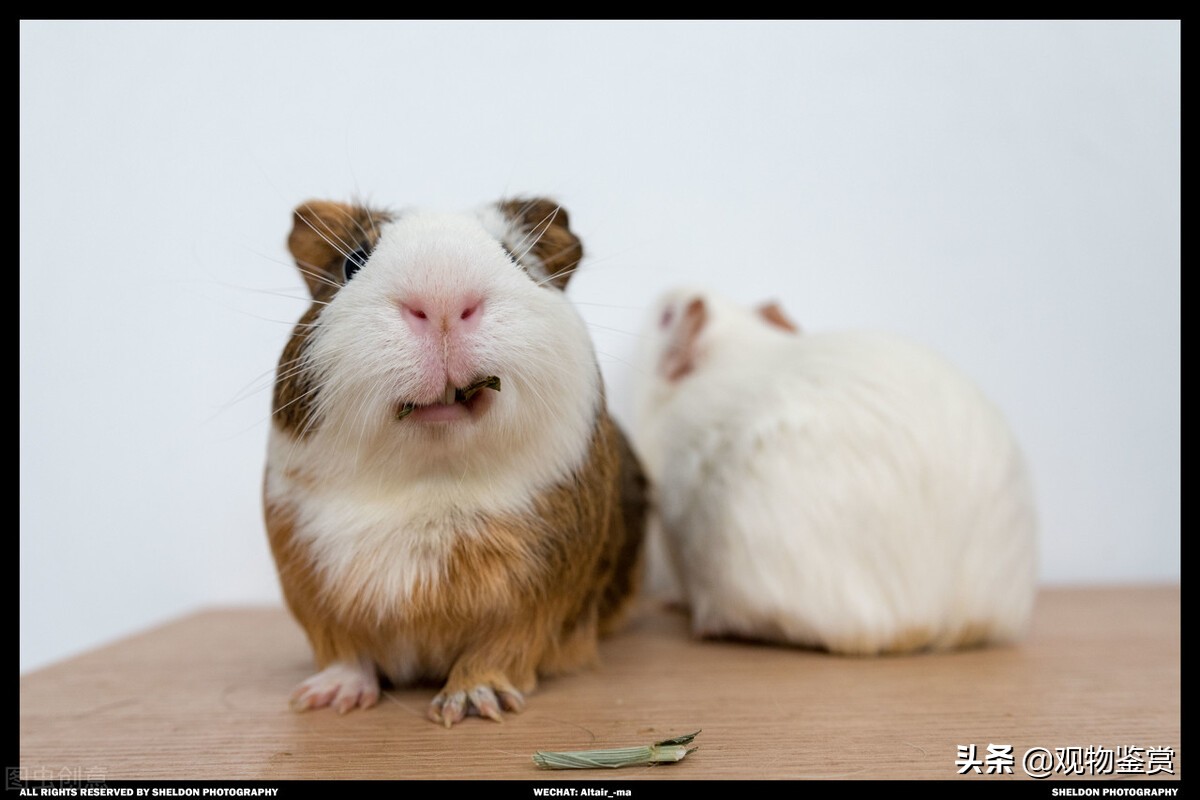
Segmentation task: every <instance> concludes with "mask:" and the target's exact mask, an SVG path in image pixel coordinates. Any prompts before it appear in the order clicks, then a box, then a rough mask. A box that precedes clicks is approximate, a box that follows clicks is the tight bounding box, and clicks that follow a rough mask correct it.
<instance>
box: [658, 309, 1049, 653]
mask: <svg viewBox="0 0 1200 800" xmlns="http://www.w3.org/2000/svg"><path fill="white" fill-rule="evenodd" d="M697 296H703V297H704V299H705V302H706V304H707V308H708V311H709V320H708V324H707V326H706V327H705V328H704V330H703V331H702V333H701V336H700V338H699V340H698V342H697V344H698V348H699V350H698V361H697V367H696V369H695V371H694V372H693V373H691V374H690V375H687V376H685V377H684V378H683V379H682V380H680V381H678V382H676V383H671V382H668V381H666V380H663V379H662V378H661V376H659V375H658V373H657V370H656V365H655V363H651V364H649V365H647V367H646V368H645V369H643V370H641V372H640V374H641V375H643V376H652V377H643V378H642V384H641V385H640V386H639V387H638V392H639V397H638V420H637V428H636V431H635V437H634V438H635V444H636V445H637V446H638V448H639V450H640V452H641V454H642V456H643V458H644V460H645V463H646V467H647V470H648V472H649V473H650V475H651V477H652V478H653V479H654V480H655V482H656V483H657V484H658V491H659V502H660V510H661V515H662V524H663V529H664V533H665V536H666V541H667V544H668V548H669V550H670V552H671V555H672V557H673V559H674V563H675V567H676V571H677V573H678V574H679V577H680V578H681V582H682V585H683V589H684V593H685V596H686V599H687V601H688V602H689V604H690V606H691V610H692V614H693V626H694V628H695V630H696V631H697V632H699V633H706V634H732V635H741V636H750V637H756V638H766V639H772V640H781V641H786V642H792V643H797V644H805V645H816V646H823V647H828V648H830V649H833V650H835V651H841V652H851V653H874V652H879V651H882V650H887V649H890V648H892V647H893V646H895V645H896V644H898V643H900V644H902V643H903V641H904V639H905V637H906V636H909V635H910V634H911V633H912V632H913V631H916V630H920V629H927V630H928V631H929V632H930V635H931V642H930V644H931V646H932V647H935V648H938V647H945V646H951V645H953V644H955V643H956V642H957V641H958V638H959V637H960V636H961V635H962V634H963V633H964V631H967V630H971V629H972V628H974V629H979V628H980V627H982V628H984V629H986V630H987V631H988V634H987V637H988V639H989V640H991V641H1007V640H1012V639H1014V638H1016V637H1018V636H1019V635H1020V634H1021V633H1022V631H1023V630H1024V629H1025V627H1026V624H1027V621H1028V618H1029V615H1030V611H1031V608H1032V603H1033V597H1034V591H1035V584H1036V541H1035V539H1036V523H1035V514H1034V504H1033V498H1032V493H1031V489H1030V484H1029V481H1028V478H1027V474H1026V470H1025V467H1024V465H1023V462H1022V457H1021V454H1020V452H1019V450H1018V447H1017V444H1016V442H1015V441H1014V439H1013V437H1012V435H1011V433H1010V431H1009V429H1008V427H1007V425H1006V424H1005V422H1004V420H1003V419H1002V418H1001V415H1000V414H999V413H998V412H997V410H996V409H995V408H994V407H993V406H992V405H991V404H990V403H989V402H988V401H987V400H986V399H985V398H984V397H983V396H982V394H981V393H980V392H979V391H978V389H977V388H976V387H975V386H974V385H972V384H971V383H970V382H969V381H968V380H966V379H965V378H964V377H963V376H962V375H961V374H960V373H959V372H958V371H957V370H955V369H954V368H952V367H951V366H950V365H948V364H947V363H946V362H945V361H943V360H942V359H940V358H939V357H937V356H935V355H934V354H932V353H930V352H928V351H927V350H925V349H923V348H920V347H918V346H916V345H913V344H911V343H908V342H905V341H902V340H900V339H897V338H894V337H890V336H886V335H882V334H867V333H822V334H807V335H795V334H788V333H785V332H783V331H780V330H778V329H776V328H772V327H769V326H767V325H766V324H765V323H764V322H763V321H762V320H761V319H760V318H759V317H758V316H757V315H756V314H754V313H752V312H750V311H747V310H744V309H741V308H739V307H736V306H734V305H732V304H730V303H728V302H727V301H724V300H722V299H721V298H719V297H717V296H715V295H713V294H711V293H703V292H696V291H683V292H680V293H676V294H674V295H671V296H669V297H667V298H666V299H665V300H664V304H663V306H660V310H661V308H663V307H664V306H665V305H670V304H674V307H675V308H679V307H681V306H682V304H683V303H685V302H686V301H687V300H689V299H690V298H692V297H697ZM659 319H660V317H659V315H657V314H656V315H655V322H654V323H652V333H651V338H653V339H655V340H656V341H657V344H658V347H657V348H651V352H650V353H649V354H648V358H649V359H650V360H651V362H655V361H656V360H657V359H658V358H659V357H660V355H661V348H662V346H663V344H664V331H662V330H661V329H660V327H659V324H658V320H659Z"/></svg>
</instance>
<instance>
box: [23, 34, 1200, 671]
mask: <svg viewBox="0 0 1200 800" xmlns="http://www.w3.org/2000/svg"><path fill="white" fill-rule="evenodd" d="M20 40H21V41H20V47H21V53H20V61H21V79H20V80H21V98H20V103H21V122H20V126H21V212H20V236H21V241H20V267H19V269H20V272H19V275H20V284H21V285H20V292H21V294H20V297H21V300H20V302H21V314H20V316H21V344H20V350H21V366H20V370H21V465H20V466H21V534H20V572H21V597H20V602H21V611H20V622H21V669H22V670H23V671H24V670H28V669H32V668H35V667H38V666H40V665H42V664H45V663H47V662H48V661H51V660H54V659H58V658H60V657H63V656H64V655H68V654H70V653H73V652H75V651H78V650H80V649H82V648H86V647H90V646H93V645H95V644H97V643H98V642H101V641H105V640H108V639H111V638H112V637H114V636H117V635H120V634H124V633H127V632H130V631H132V630H135V629H138V628H142V627H145V626H147V625H149V624H151V623H155V622H158V621H161V620H164V619H166V618H169V617H173V616H175V615H177V614H179V613H181V612H184V611H186V610H189V609H192V608H194V607H197V606H202V605H208V604H216V603H250V602H254V603H261V602H278V599H279V594H278V589H277V584H276V580H275V575H274V572H273V567H272V564H271V562H270V556H269V552H268V549H267V545H266V537H265V535H264V533H263V531H262V528H261V523H260V517H259V473H260V469H261V465H262V458H263V450H264V442H265V437H266V432H267V415H268V410H269V394H270V393H269V385H270V370H271V368H272V366H273V364H274V362H275V359H276V358H277V355H278V352H279V350H280V348H281V347H282V344H283V342H284V339H285V337H286V336H287V335H288V327H289V324H290V321H292V320H294V319H295V318H296V317H297V316H298V315H299V314H300V312H301V310H302V308H303V307H304V305H305V304H304V302H303V301H302V300H301V299H298V298H301V297H302V296H303V290H302V288H301V283H300V281H299V279H298V276H297V274H296V273H295V272H294V270H293V269H292V267H291V266H290V263H289V262H288V260H287V255H286V251H285V249H284V244H283V243H284V237H285V236H286V233H287V231H288V229H289V226H290V212H291V209H292V207H293V206H294V205H296V204H297V203H298V202H299V201H301V200H303V199H306V198H309V197H327V198H334V199H348V198H349V197H351V196H353V195H360V196H365V197H368V198H370V199H371V200H374V201H376V202H378V203H380V204H383V205H392V206H406V205H413V204H420V205H427V206H433V207H442V208H450V209H458V208H465V207H468V206H473V205H475V204H477V203H480V202H483V201H486V200H491V199H494V198H497V197H499V196H500V195H502V194H513V193H517V192H534V193H541V194H549V195H552V196H554V197H556V198H557V199H559V200H560V201H562V203H563V204H564V205H565V207H566V208H567V209H568V210H569V211H570V212H571V215H572V216H571V218H572V223H573V227H575V229H576V230H577V231H578V232H579V233H580V234H581V236H582V237H583V239H584V242H585V246H586V247H587V250H588V254H589V255H588V259H587V261H586V262H585V268H584V270H583V271H582V272H581V273H580V274H579V275H578V276H577V277H576V279H575V283H574V284H573V285H572V287H571V291H570V294H571V296H572V297H573V298H575V299H576V300H577V301H578V302H579V303H580V304H581V309H582V310H583V313H584V314H585V316H586V317H587V319H588V320H589V321H590V322H591V323H593V325H594V328H593V330H594V333H595V340H596V345H597V349H598V350H599V351H600V353H601V354H602V355H601V358H602V360H603V366H604V369H605V374H606V377H607V379H608V381H609V384H610V394H611V397H612V401H613V404H614V407H615V411H616V413H617V414H618V416H619V417H622V418H626V419H627V418H628V409H629V405H630V403H629V399H628V390H629V385H630V379H631V370H630V367H629V362H630V361H631V359H632V356H633V353H634V349H635V347H636V344H637V337H636V331H637V330H638V328H639V327H640V326H641V323H642V320H643V313H644V311H645V308H646V307H647V305H648V304H649V302H650V299H651V298H653V297H654V296H655V295H657V294H658V293H659V292H660V291H661V290H663V289H665V288H667V287H668V286H671V285H674V284H677V283H680V282H696V281H700V282H707V283H710V284H714V285H716V286H719V287H723V288H725V289H726V290H727V291H729V292H730V293H731V294H734V295H735V296H737V297H739V298H741V299H744V300H746V301H751V300H758V299H761V298H766V297H768V296H773V297H778V298H781V299H782V300H783V301H784V302H785V304H786V306H787V307H788V308H789V309H790V310H791V312H792V314H793V315H794V316H795V317H797V318H798V319H800V320H801V321H802V322H803V323H804V325H805V326H806V327H807V328H809V329H824V328H842V327H861V326H866V327H874V328H887V329H892V330H896V331H900V332H902V333H906V334H908V335H910V336H912V337H914V338H916V339H918V340H921V341H923V342H926V343H927V344H930V345H932V346H934V347H936V348H937V349H939V350H941V351H943V352H944V353H946V354H947V355H948V356H950V358H952V359H953V360H954V361H956V362H957V363H958V364H959V365H960V366H961V367H962V368H963V369H964V370H966V371H967V372H968V373H969V374H971V375H972V376H974V377H975V378H976V379H977V380H978V381H979V382H980V383H981V384H982V385H983V386H984V388H985V389H986V390H987V391H988V392H989V393H990V394H991V395H992V397H993V398H994V399H995V400H996V402H997V403H998V404H999V405H1000V406H1001V407H1002V408H1003V409H1004V410H1005V411H1006V412H1007V414H1008V415H1009V417H1010V419H1011V421H1012V424H1013V426H1014V427H1015V429H1016V431H1017V433H1018V435H1019V437H1020V438H1021V439H1022V440H1023V442H1024V444H1025V447H1026V450H1027V454H1028V457H1029V460H1030V461H1031V463H1032V467H1033V470H1034V473H1035V479H1036V482H1037V487H1038V493H1039V499H1040V503H1041V516H1042V522H1043V528H1044V533H1043V539H1042V543H1041V554H1040V555H1041V562H1042V572H1043V581H1044V582H1045V583H1048V584H1064V583H1094V582H1132V581H1178V580H1179V577H1180V559H1179V551H1180V458H1179V453H1180V447H1179V441H1180V424H1179V407H1180V384H1179V365H1180V25H1179V23H1178V22H1172V21H1166V22H1079V23H1077V22H1065V23H1063V22H1028V23H1022V22H958V23H954V22H948V23H937V22H928V23H927V22H920V23H904V22H887V23H869V22H847V23H838V22H811V23H683V24H674V23H670V24H668V23H661V24H650V23H595V22H592V23H560V24H551V23H531V22H517V23H488V24H482V23H480V24H465V23H429V22H421V23H329V22H322V23H309V22H288V23H254V22H242V23H219V22H28V21H26V22H23V23H22V24H21V36H20Z"/></svg>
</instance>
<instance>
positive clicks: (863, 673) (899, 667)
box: [20, 586, 1182, 782]
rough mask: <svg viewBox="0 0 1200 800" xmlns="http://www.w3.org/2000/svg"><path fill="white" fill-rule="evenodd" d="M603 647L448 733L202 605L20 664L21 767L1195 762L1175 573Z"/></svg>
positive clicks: (293, 640)
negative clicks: (1146, 583) (577, 756)
mask: <svg viewBox="0 0 1200 800" xmlns="http://www.w3.org/2000/svg"><path fill="white" fill-rule="evenodd" d="M601 653H602V658H603V664H602V666H600V667H599V668H597V669H595V670H592V671H589V672H584V673H580V674H577V675H573V676H569V677H565V678H559V679H555V680H551V681H544V682H543V683H542V685H541V687H540V688H539V689H538V691H537V692H536V693H534V694H533V695H531V696H530V697H529V703H528V706H527V708H526V710H525V712H524V713H522V714H519V715H510V716H509V718H508V719H507V721H505V722H504V723H502V724H499V723H495V722H492V721H489V720H482V719H478V718H474V717H472V718H468V719H467V720H465V721H464V722H463V723H461V724H459V725H457V726H455V727H454V728H453V729H450V730H446V729H444V728H442V727H440V726H438V725H435V724H433V723H431V722H429V721H428V720H427V719H426V718H425V707H426V705H427V703H428V701H429V699H430V697H431V696H432V695H433V693H434V691H435V689H434V688H419V689H411V688H407V689H402V690H396V691H389V692H387V693H386V694H385V696H384V697H383V699H382V700H381V702H380V705H379V706H377V707H376V708H374V709H371V710H369V711H365V712H364V711H354V712H351V713H349V714H346V715H344V716H339V715H337V714H334V713H332V712H331V711H329V710H323V711H316V712H307V713H293V712H291V711H289V710H288V709H287V703H286V700H287V696H288V694H289V692H290V691H291V689H292V687H293V686H294V685H295V684H296V683H298V682H299V681H301V680H302V679H304V678H305V677H307V676H308V675H309V674H310V672H311V661H310V655H309V651H308V647H307V643H306V641H305V639H304V636H303V635H302V633H301V631H300V629H299V628H298V627H297V626H296V625H295V624H294V623H293V622H292V620H291V619H290V618H289V617H288V616H287V615H286V613H285V612H284V611H282V610H277V609H232V610H211V611H205V612H201V613H197V614H195V615H192V616H189V617H186V618H183V619H180V620H178V621H176V622H173V623H171V624H168V625H166V626H163V627H160V628H157V629H154V630H151V631H148V632H146V633H143V634H141V635H138V636H135V637H132V638H130V639H127V640H124V641H121V642H118V643H116V644H113V645H110V646H107V647H104V648H102V649H99V650H96V651H94V652H91V653H88V654H86V655H82V656H79V657H77V658H74V659H71V660H69V661H66V662H63V663H59V664H56V665H54V666H51V667H48V668H45V669H42V670H40V671H37V672H35V673H32V674H30V675H27V676H24V677H22V678H21V709H20V720H21V721H20V726H21V732H20V766H21V772H22V776H23V777H25V778H27V779H38V778H46V777H50V778H53V777H56V776H59V775H61V774H64V772H65V773H71V774H75V775H77V776H80V777H82V778H85V779H87V778H88V776H89V775H90V776H92V777H91V779H99V780H110V781H112V780H115V781H119V780H125V779H205V780H215V779H222V780H225V779H295V778H326V779H342V778H376V779H409V778H421V779H434V778H467V779H479V778H486V779H524V780H537V781H549V780H555V779H561V778H568V779H572V780H579V779H591V778H598V779H599V778H609V779H612V778H616V777H619V778H620V779H622V780H636V781H641V780H644V779H685V780H703V779H726V778H749V779H763V778H772V779H802V778H825V779H897V778H908V779H953V778H958V779H960V780H967V781H977V782H979V781H996V780H1005V779H1007V778H1019V779H1027V773H1026V772H1025V770H1024V769H1023V767H1022V758H1023V755H1024V753H1025V752H1026V751H1027V750H1029V749H1030V748H1034V747H1044V748H1047V749H1049V750H1050V751H1052V752H1053V751H1054V750H1055V748H1069V747H1080V748H1084V749H1086V748H1089V747H1093V748H1107V749H1111V750H1114V751H1116V750H1117V748H1128V747H1135V748H1143V749H1146V748H1153V749H1156V750H1159V753H1160V755H1159V756H1156V757H1155V760H1158V761H1160V763H1161V759H1162V758H1163V756H1162V755H1161V753H1162V752H1163V751H1162V749H1163V748H1170V750H1171V751H1173V752H1172V753H1171V754H1170V768H1171V769H1173V770H1174V774H1170V773H1167V772H1165V771H1159V772H1157V774H1155V775H1153V777H1154V778H1168V779H1178V778H1180V777H1181V775H1182V770H1181V753H1180V591H1179V588H1178V586H1159V587H1120V588H1097V589H1077V588H1072V589H1047V590H1044V591H1043V592H1042V593H1041V594H1040V596H1039V598H1038V604H1037V609H1036V612H1035V619H1034V625H1033V628H1032V630H1031V632H1030V635H1029V637H1028V638H1027V639H1026V640H1025V641H1024V642H1023V643H1021V644H1020V645H1017V646H1013V647H1006V648H996V649H984V650H974V651H967V652H958V653H949V654H936V655H930V654H924V655H917V656H897V657H884V658H870V659H866V658H846V657H838V656H831V655H827V654H824V653H818V652H810V651H804V650H799V649H791V648H782V647H769V646H762V645H750V644H742V643H733V642H701V641H693V640H691V639H689V637H688V636H687V631H686V626H685V620H684V618H683V617H682V616H680V615H679V614H677V613H675V612H671V611H668V610H665V609H661V608H657V607H653V606H647V607H646V608H644V609H643V611H642V613H640V614H639V615H638V616H637V617H636V618H635V619H634V620H633V621H632V622H631V624H630V625H629V626H627V628H626V629H625V630H624V631H623V632H622V633H620V634H618V635H616V636H614V637H612V638H610V639H608V640H606V641H605V642H604V644H603V646H602V650H601ZM696 729H702V730H703V732H702V733H701V734H700V736H699V737H698V738H697V740H696V743H697V744H698V745H699V746H700V749H699V750H698V751H697V752H695V753H693V754H691V755H690V756H688V758H687V759H686V760H684V761H682V762H680V763H678V764H672V765H669V766H659V767H635V768H630V769H624V770H621V771H620V772H619V773H615V772H611V771H588V772H578V771H569V772H567V771H562V772H559V771H554V772H548V771H543V770H538V769H537V768H536V767H535V766H534V765H533V764H532V762H531V761H530V756H531V755H532V753H533V752H534V751H535V750H539V749H542V750H573V749H588V748H599V747H618V746H627V745H637V744H644V743H645V744H648V743H650V742H652V741H655V740H656V739H659V738H666V737H669V736H673V735H677V734H681V733H685V732H688V731H693V730H696ZM971 744H974V745H976V746H977V748H978V754H979V757H980V758H981V759H982V758H983V757H984V756H985V755H986V753H987V750H988V746H989V745H992V744H995V745H1012V747H1013V752H1014V754H1015V760H1014V762H1013V763H1014V768H1013V775H1011V776H1004V775H986V774H984V775H976V774H968V775H965V776H959V775H958V774H957V771H958V768H957V767H956V765H955V761H956V759H957V757H958V750H957V748H958V746H960V745H971ZM1135 753H1136V751H1135ZM1118 757H1119V755H1118ZM1143 758H1144V756H1143ZM1062 777H1063V775H1062V774H1061V773H1053V774H1052V775H1051V778H1052V779H1061V778H1062ZM1071 777H1072V778H1073V779H1080V778H1087V777H1089V776H1088V775H1087V774H1085V775H1081V776H1080V775H1075V776H1071ZM1095 777H1103V778H1107V779H1114V778H1118V777H1124V778H1133V779H1145V778H1146V777H1147V775H1146V774H1144V772H1143V774H1126V775H1117V774H1116V773H1115V767H1113V768H1109V772H1108V774H1101V775H1097V776H1095Z"/></svg>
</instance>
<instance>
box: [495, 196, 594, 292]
mask: <svg viewBox="0 0 1200 800" xmlns="http://www.w3.org/2000/svg"><path fill="white" fill-rule="evenodd" d="M498 205H499V208H500V211H501V212H503V213H504V215H505V216H506V217H508V218H509V219H510V220H512V222H513V227H514V228H515V230H516V232H517V233H518V234H519V236H517V241H513V242H505V245H506V246H507V247H508V248H509V250H510V252H512V256H513V258H515V259H516V260H517V261H519V262H520V263H521V264H522V266H524V267H525V269H526V270H528V271H529V273H530V275H532V276H533V278H534V280H537V281H539V282H540V281H549V282H550V283H552V284H554V285H555V286H557V287H558V288H559V289H563V288H566V285H567V281H569V280H570V279H571V275H572V274H574V272H575V268H576V267H577V266H579V260H580V259H581V258H583V243H582V242H580V241H579V237H577V236H576V235H575V234H573V233H571V228H570V226H569V224H568V223H569V220H568V218H567V210H566V209H565V208H563V207H562V206H560V205H559V204H558V203H556V202H554V201H553V200H548V199H546V198H545V197H527V198H520V199H516V200H507V201H504V202H502V203H499V204H498ZM530 256H532V258H530Z"/></svg>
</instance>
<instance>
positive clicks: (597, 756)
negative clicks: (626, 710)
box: [533, 731, 700, 769]
mask: <svg viewBox="0 0 1200 800" xmlns="http://www.w3.org/2000/svg"><path fill="white" fill-rule="evenodd" d="M698 733H700V731H695V732H694V733H685V734H684V735H683V736H676V737H675V738H674V739H664V740H663V741H661V742H655V743H654V744H651V745H646V746H645V747H612V748H608V749H606V750H570V751H567V752H562V753H555V752H549V751H546V750H539V751H537V752H536V753H534V754H533V763H535V764H537V765H538V766H539V767H541V768H542V769H617V768H619V767H642V766H651V765H654V764H673V763H675V762H676V761H682V760H683V758H684V756H686V755H687V754H688V753H691V752H693V751H695V750H699V749H700V748H699V747H688V745H689V744H691V743H692V740H693V739H695V738H696V735H697V734H698Z"/></svg>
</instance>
